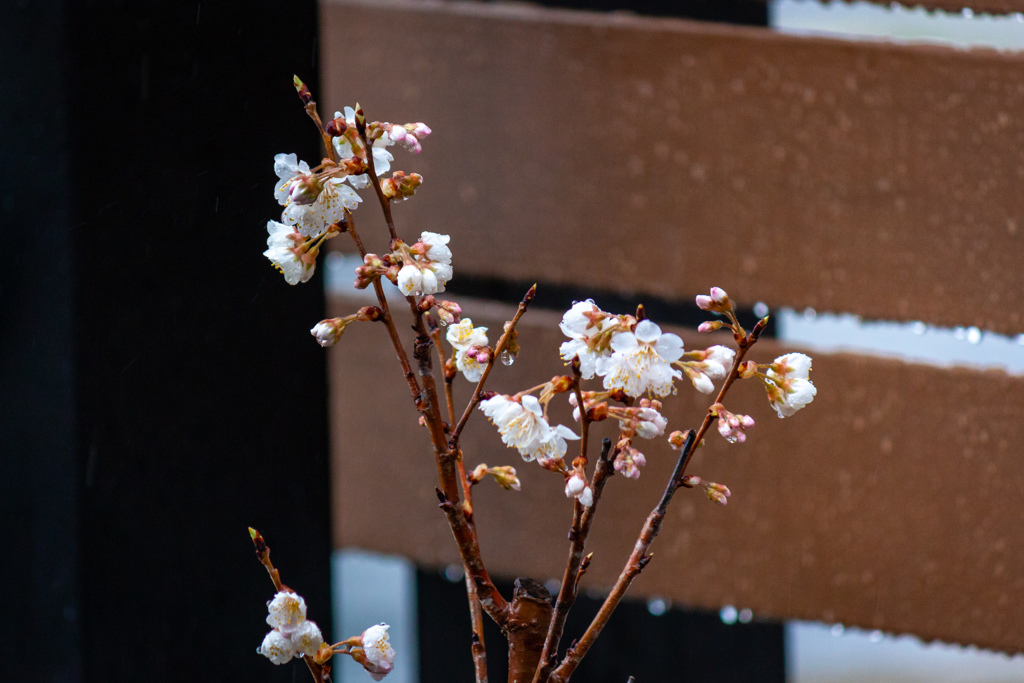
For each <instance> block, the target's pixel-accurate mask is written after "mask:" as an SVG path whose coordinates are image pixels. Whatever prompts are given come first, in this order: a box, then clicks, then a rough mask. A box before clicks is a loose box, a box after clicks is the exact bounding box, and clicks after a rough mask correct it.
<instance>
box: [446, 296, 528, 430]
mask: <svg viewBox="0 0 1024 683" xmlns="http://www.w3.org/2000/svg"><path fill="white" fill-rule="evenodd" d="M536 295H537V285H534V286H533V287H530V289H529V290H527V292H526V294H525V295H524V296H523V300H522V301H520V302H519V309H518V310H516V314H515V316H513V318H512V322H511V323H510V324H509V326H508V329H506V330H505V332H504V334H502V335H501V338H500V339H498V343H497V345H495V347H494V353H493V354H492V355H491V358H490V359H489V360H488V361H487V366H486V367H485V368H484V372H483V374H482V375H481V376H480V381H479V382H477V383H476V388H475V389H474V390H473V396H472V397H471V398H470V399H469V405H467V406H466V410H465V411H463V413H462V417H461V418H460V419H459V424H457V425H456V426H455V429H454V430H452V435H451V436H450V437H449V438H448V447H449V448H450V449H452V450H454V449H456V448H458V446H459V436H460V435H461V434H462V430H463V428H464V427H465V426H466V422H467V421H469V416H470V415H472V414H473V409H474V408H476V406H477V404H478V403H480V392H482V391H483V390H484V384H485V383H486V382H487V377H488V376H489V375H490V374H491V368H493V367H494V361H495V359H496V358H497V357H498V356H499V355H500V354H501V352H502V351H504V350H505V344H506V343H507V342H508V339H509V337H511V336H512V333H513V332H514V331H515V329H516V323H518V322H519V319H520V318H522V317H523V314H524V313H526V309H527V308H528V307H529V306H530V302H531V301H533V297H535V296H536Z"/></svg>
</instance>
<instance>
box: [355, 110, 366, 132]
mask: <svg viewBox="0 0 1024 683" xmlns="http://www.w3.org/2000/svg"><path fill="white" fill-rule="evenodd" d="M356 131H357V132H358V133H359V137H366V114H365V113H363V108H362V107H360V106H359V103H358V102H356Z"/></svg>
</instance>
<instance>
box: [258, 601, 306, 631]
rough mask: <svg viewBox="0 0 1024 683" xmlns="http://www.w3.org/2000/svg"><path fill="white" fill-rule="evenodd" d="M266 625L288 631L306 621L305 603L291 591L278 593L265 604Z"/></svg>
mask: <svg viewBox="0 0 1024 683" xmlns="http://www.w3.org/2000/svg"><path fill="white" fill-rule="evenodd" d="M267 609H268V610H269V612H270V614H269V615H268V616H267V623H268V624H270V626H271V627H272V628H276V629H280V630H282V631H288V630H290V629H294V628H295V627H296V626H298V625H299V624H301V623H302V622H303V621H304V620H305V619H306V601H305V600H304V599H303V598H302V596H301V595H298V594H297V593H293V592H291V591H280V592H279V593H278V594H277V595H275V596H274V599H273V600H271V601H270V602H268V603H267Z"/></svg>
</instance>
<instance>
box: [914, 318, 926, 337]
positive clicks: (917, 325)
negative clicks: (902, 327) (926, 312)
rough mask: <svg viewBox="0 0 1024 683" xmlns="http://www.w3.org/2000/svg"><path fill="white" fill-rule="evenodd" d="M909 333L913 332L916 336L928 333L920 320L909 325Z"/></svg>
mask: <svg viewBox="0 0 1024 683" xmlns="http://www.w3.org/2000/svg"><path fill="white" fill-rule="evenodd" d="M910 331H911V332H913V333H914V334H918V335H920V334H924V333H925V332H927V331H928V326H927V325H925V324H924V323H923V322H921V321H920V320H918V321H917V322H914V323H911V325H910Z"/></svg>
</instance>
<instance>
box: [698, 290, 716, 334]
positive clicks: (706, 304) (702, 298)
mask: <svg viewBox="0 0 1024 683" xmlns="http://www.w3.org/2000/svg"><path fill="white" fill-rule="evenodd" d="M713 305H714V302H713V301H712V300H711V297H710V296H708V295H706V294H698V295H697V306H698V308H700V309H701V310H702V311H710V310H711V309H712V306H713ZM704 324H705V325H707V323H704ZM703 331H704V330H701V332H703Z"/></svg>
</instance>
